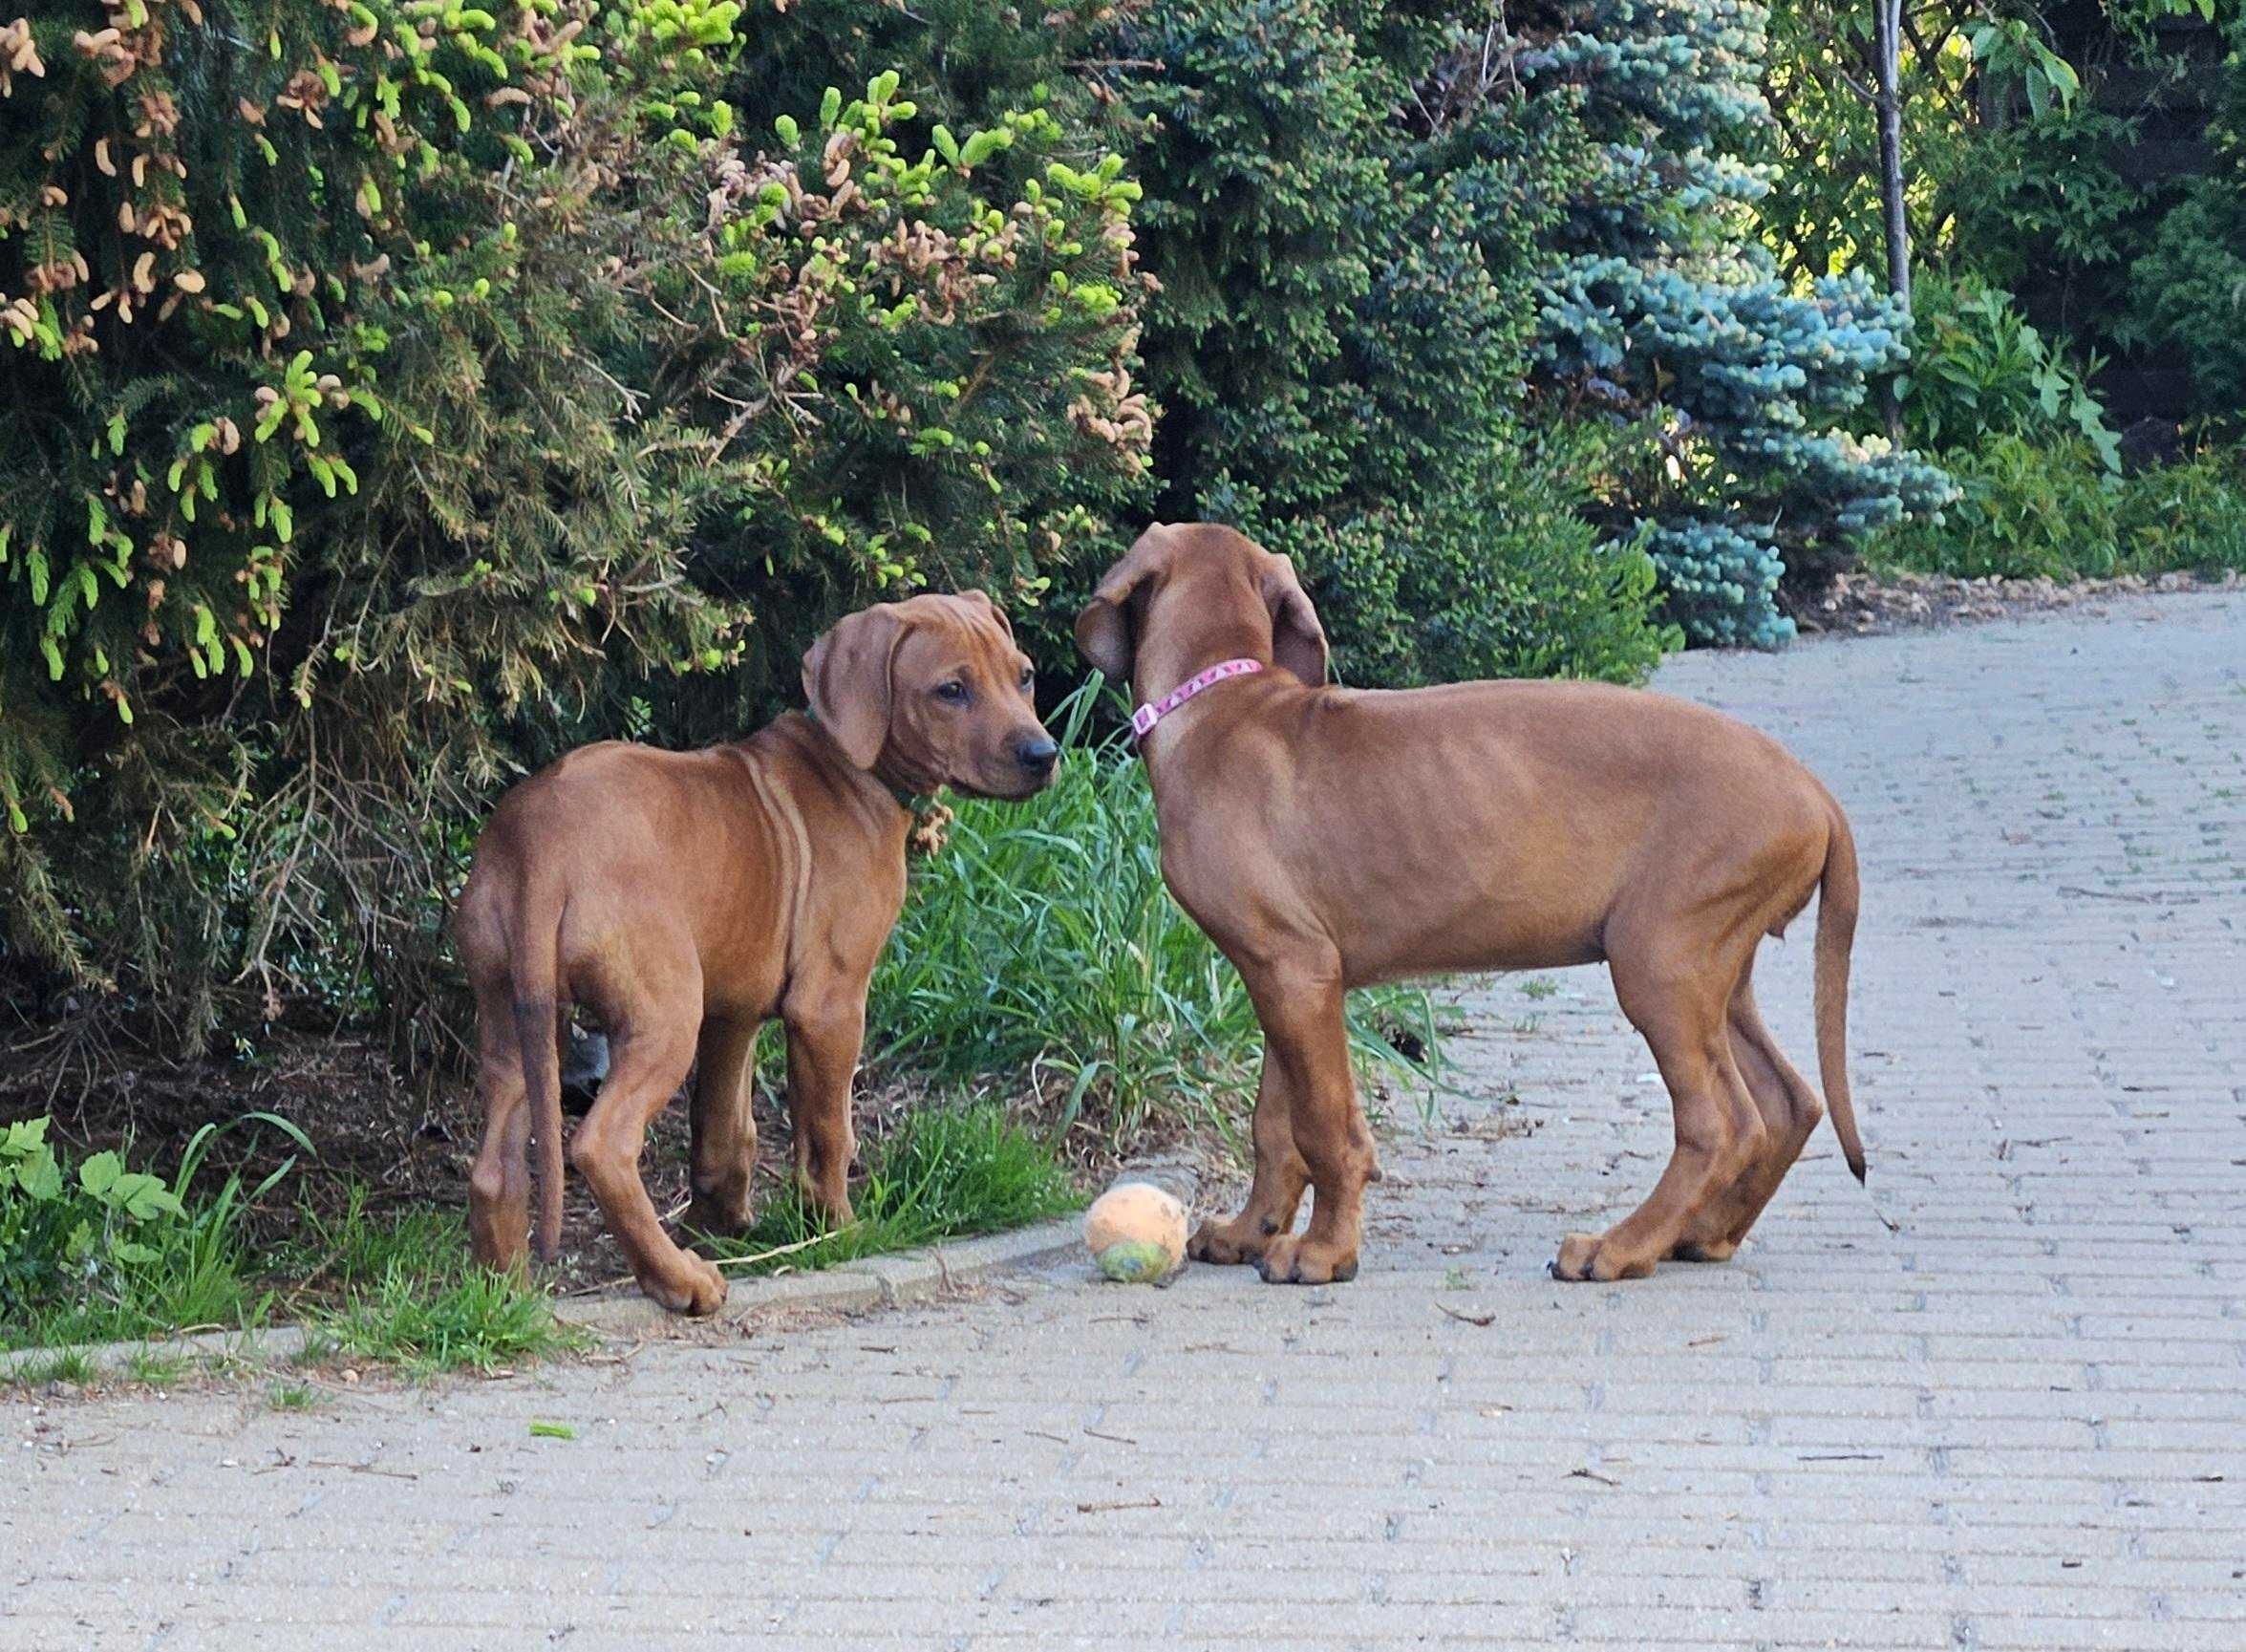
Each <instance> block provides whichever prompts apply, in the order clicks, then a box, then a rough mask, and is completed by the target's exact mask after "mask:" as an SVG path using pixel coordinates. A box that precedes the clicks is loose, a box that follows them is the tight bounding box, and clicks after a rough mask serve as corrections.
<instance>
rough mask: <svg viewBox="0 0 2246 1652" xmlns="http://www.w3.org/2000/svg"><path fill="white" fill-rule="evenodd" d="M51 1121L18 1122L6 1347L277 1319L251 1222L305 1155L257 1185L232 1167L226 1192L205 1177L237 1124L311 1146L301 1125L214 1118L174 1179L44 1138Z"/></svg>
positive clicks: (1, 1338)
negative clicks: (251, 1239)
mask: <svg viewBox="0 0 2246 1652" xmlns="http://www.w3.org/2000/svg"><path fill="white" fill-rule="evenodd" d="M46 1126H47V1121H45V1120H33V1121H31V1122H30V1123H29V1124H26V1125H18V1126H11V1127H10V1131H9V1140H8V1148H9V1150H8V1152H7V1153H6V1155H5V1156H0V1169H4V1170H6V1172H7V1174H5V1175H0V1349H5V1348H19V1347H43V1346H52V1345H54V1344H58V1343H70V1342H101V1341H119V1340H122V1339H126V1338H133V1337H148V1336H159V1335H162V1334H164V1333H166V1332H174V1331H194V1330H238V1329H243V1328H246V1327H249V1326H253V1325H256V1324H259V1323H262V1322H263V1321H264V1319H265V1318H266V1317H267V1312H268V1310H269V1308H270V1306H271V1296H270V1293H269V1292H267V1291H266V1290H265V1289H264V1288H262V1287H261V1286H260V1285H259V1284H258V1283H257V1282H256V1279H255V1276H254V1273H253V1271H252V1269H251V1267H250V1263H249V1259H248V1235H247V1233H246V1219H247V1215H248V1211H249V1207H250V1206H251V1204H252V1203H253V1202H254V1201H255V1200H257V1199H258V1198H260V1197H261V1196H263V1195H264V1194H265V1193H267V1191H270V1190H271V1189H272V1188H273V1187H275V1186H276V1185H277V1184H278V1183H279V1182H280V1181H281V1180H282V1178H283V1177H285V1176H287V1175H288V1174H289V1171H290V1170H291V1169H293V1168H294V1166H295V1162H296V1161H295V1159H294V1158H293V1157H291V1158H290V1159H289V1160H287V1161H285V1162H284V1163H283V1164H282V1165H281V1167H280V1168H279V1169H275V1170H274V1171H273V1172H272V1173H271V1174H270V1175H268V1176H267V1177H266V1178H265V1179H264V1180H263V1181H262V1182H260V1183H259V1184H258V1185H257V1186H256V1187H254V1188H247V1187H245V1185H244V1184H243V1181H242V1178H241V1176H240V1175H238V1174H229V1175H228V1176H226V1177H225V1180H224V1181H222V1182H220V1183H219V1185H218V1186H217V1188H216V1190H215V1191H213V1190H210V1189H209V1188H207V1187H206V1186H204V1185H203V1181H204V1179H203V1174H202V1172H203V1166H204V1163H205V1161H206V1159H207V1158H208V1155H209V1152H210V1148H211V1147H212V1145H213V1144H214V1143H215V1142H216V1141H217V1139H218V1138H219V1137H220V1136H221V1135H223V1134H225V1132H226V1131H228V1130H231V1129H234V1128H237V1127H241V1126H265V1127H272V1128H277V1129H279V1130H281V1131H282V1132H284V1133H285V1134H287V1135H288V1136H289V1137H290V1138H291V1139H292V1140H293V1141H294V1142H295V1143H296V1145H297V1146H298V1147H299V1148H306V1149H308V1150H309V1148H310V1143H309V1142H308V1141H306V1139H305V1137H304V1133H303V1132H302V1131H301V1130H299V1129H298V1128H297V1127H296V1126H294V1125H291V1124H289V1122H288V1121H287V1120H285V1119H282V1118H279V1117H277V1116H275V1115H274V1114H271V1113H247V1114H244V1115H243V1116H242V1117H240V1118H238V1119H234V1120H232V1121H230V1122H229V1123H226V1124H223V1125H220V1124H211V1125H205V1126H203V1127H202V1128H201V1129H200V1130H198V1131H196V1133H195V1135H194V1136H193V1137H192V1138H191V1139H190V1140H189V1142H188V1144H187V1148H186V1150H185V1152H184V1153H182V1156H181V1161H180V1166H179V1169H178V1170H177V1171H176V1172H175V1173H174V1175H173V1176H172V1178H171V1180H170V1182H169V1183H165V1182H163V1181H162V1180H160V1178H158V1177H155V1176H152V1175H148V1174H145V1173H143V1172H138V1171H132V1170H127V1169H124V1168H123V1161H122V1158H121V1157H120V1155H118V1154H117V1153H114V1152H104V1153H96V1154H92V1155H90V1156H88V1157H87V1158H85V1159H83V1160H80V1161H73V1160H72V1159H71V1158H70V1157H69V1155H68V1154H67V1153H64V1152H57V1151H56V1150H55V1149H54V1148H53V1147H52V1145H51V1144H48V1143H47V1142H46V1141H45V1140H44V1136H45V1131H46ZM27 1132H28V1133H27Z"/></svg>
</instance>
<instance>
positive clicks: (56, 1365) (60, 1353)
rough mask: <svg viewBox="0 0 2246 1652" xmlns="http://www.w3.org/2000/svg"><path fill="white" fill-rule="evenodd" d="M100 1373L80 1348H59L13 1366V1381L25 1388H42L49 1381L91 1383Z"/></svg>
mask: <svg viewBox="0 0 2246 1652" xmlns="http://www.w3.org/2000/svg"><path fill="white" fill-rule="evenodd" d="M99 1374H100V1371H99V1368H98V1367H97V1366H96V1365H95V1363H94V1361H93V1359H92V1357H91V1356H89V1355H88V1354H87V1353H86V1351H85V1350H84V1349H82V1348H61V1349H58V1350H56V1351H55V1352H54V1353H52V1354H49V1355H47V1356H45V1357H44V1358H42V1359H37V1360H31V1361H27V1362H25V1363H23V1364H21V1365H18V1366H16V1368H15V1376H14V1381H15V1383H16V1384H18V1385H20V1386H22V1387H26V1388H43V1387H45V1386H46V1385H47V1384H50V1383H91V1382H92V1381H93V1380H94V1379H95V1378H96V1376H98V1375H99Z"/></svg>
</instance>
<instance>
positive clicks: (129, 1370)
mask: <svg viewBox="0 0 2246 1652" xmlns="http://www.w3.org/2000/svg"><path fill="white" fill-rule="evenodd" d="M187 1369H188V1366H187V1362H186V1361H185V1360H183V1359H182V1358H181V1357H180V1356H179V1355H177V1354H165V1353H160V1352H159V1351H158V1350H157V1349H154V1348H135V1349H134V1350H133V1351H132V1352H131V1353H130V1354H128V1355H126V1356H125V1362H124V1363H123V1364H122V1365H120V1366H119V1367H118V1374H119V1375H121V1376H122V1377H123V1378H124V1380H125V1381H126V1382H128V1383H138V1384H140V1385H141V1386H142V1387H146V1388H168V1387H170V1386H171V1385H172V1384H175V1383H177V1382H178V1381H179V1380H180V1379H181V1378H182V1377H184V1376H185V1375H186V1374H187Z"/></svg>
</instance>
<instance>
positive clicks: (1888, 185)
mask: <svg viewBox="0 0 2246 1652" xmlns="http://www.w3.org/2000/svg"><path fill="white" fill-rule="evenodd" d="M1872 18H1873V21H1872V50H1873V52H1874V53H1875V54H1877V55H1878V58H1879V63H1878V71H1879V77H1878V83H1877V84H1878V96H1877V97H1876V99H1875V101H1874V105H1873V106H1874V107H1875V108H1876V109H1877V111H1878V113H1879V200H1880V214H1881V216H1882V217H1883V218H1884V219H1885V220H1886V227H1887V284H1888V291H1889V292H1891V293H1892V294H1893V295H1894V297H1895V298H1896V299H1897V300H1899V301H1900V302H1901V304H1902V306H1903V308H1904V311H1905V312H1906V313H1908V311H1909V310H1910V308H1911V230H1910V225H1909V224H1908V222H1907V221H1906V220H1905V218H1904V216H1903V92H1902V78H1903V74H1902V45H1901V37H1902V32H1903V0H1872ZM1880 400H1881V402H1882V404H1883V406H1884V408H1885V410H1886V413H1887V426H1888V434H1889V436H1890V437H1892V438H1893V439H1895V440H1900V439H1901V437H1902V433H1903V410H1902V406H1901V403H1900V402H1899V401H1898V400H1897V399H1896V396H1895V385H1894V380H1893V378H1890V379H1889V380H1888V381H1887V383H1886V385H1885V386H1884V387H1883V388H1882V390H1881V392H1880Z"/></svg>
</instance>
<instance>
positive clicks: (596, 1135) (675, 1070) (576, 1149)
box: [569, 949, 725, 1314]
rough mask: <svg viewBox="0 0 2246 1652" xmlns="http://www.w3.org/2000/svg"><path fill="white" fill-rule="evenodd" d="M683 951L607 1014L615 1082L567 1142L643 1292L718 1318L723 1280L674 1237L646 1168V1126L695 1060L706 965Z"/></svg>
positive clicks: (573, 1162)
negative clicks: (638, 993)
mask: <svg viewBox="0 0 2246 1652" xmlns="http://www.w3.org/2000/svg"><path fill="white" fill-rule="evenodd" d="M677 952H678V957H677V958H676V959H674V960H670V961H671V963H672V968H671V969H670V970H669V971H668V972H665V973H666V974H668V975H669V976H670V977H671V978H668V979H666V978H662V977H661V976H658V975H657V974H656V972H655V971H654V970H652V969H649V970H647V971H646V972H645V973H644V974H642V975H641V976H640V977H639V978H638V980H637V981H636V983H635V984H636V985H637V986H638V987H639V988H640V989H641V990H642V991H643V992H644V994H645V996H644V997H641V998H638V999H637V1001H635V1002H633V1003H631V1005H629V1006H618V1009H619V1010H620V1011H621V1013H618V1014H614V1015H610V1016H609V1017H607V1018H606V1019H607V1020H608V1024H609V1025H610V1029H611V1031H610V1051H611V1057H610V1067H609V1079H608V1082H607V1083H604V1084H603V1085H602V1086H601V1094H600V1100H598V1101H597V1102H595V1103H593V1105H592V1111H591V1112H590V1113H589V1114H588V1115H587V1117H586V1120H585V1123H584V1124H582V1125H580V1126H578V1127H577V1133H576V1134H575V1135H574V1136H572V1137H571V1138H570V1140H569V1162H570V1164H571V1165H573V1166H574V1167H575V1168H576V1169H577V1172H578V1174H580V1175H582V1176H583V1177H584V1178H585V1179H586V1181H587V1183H588V1185H589V1186H590V1187H591V1189H592V1193H593V1197H594V1198H596V1199H598V1200H599V1201H600V1207H601V1214H602V1215H603V1216H604V1217H606V1218H607V1219H608V1224H609V1232H610V1233H611V1234H615V1235H616V1242H617V1244H618V1245H619V1246H621V1247H622V1248H623V1251H624V1256H625V1259H626V1260H627V1261H628V1262H630V1263H631V1272H632V1274H633V1275H634V1276H635V1277H637V1278H638V1280H639V1287H640V1289H641V1290H643V1291H645V1292H646V1293H647V1294H648V1295H649V1296H650V1297H652V1298H654V1299H655V1300H656V1301H658V1302H660V1303H662V1304H663V1306H664V1307H666V1308H669V1309H671V1310H672V1311H673V1312H674V1313H687V1314H714V1313H716V1312H717V1309H718V1307H719V1306H720V1305H722V1304H723V1302H724V1301H725V1276H724V1275H722V1274H720V1273H719V1272H718V1271H717V1269H716V1268H715V1267H713V1266H712V1265H711V1264H710V1263H709V1262H708V1261H706V1260H704V1259H703V1258H702V1257H700V1256H696V1255H690V1254H688V1253H687V1252H685V1251H682V1250H680V1249H679V1248H678V1247H677V1245H675V1244H674V1243H673V1242H672V1239H671V1235H670V1234H666V1233H664V1232H663V1223H662V1219H661V1218H660V1217H659V1216H657V1215H656V1214H655V1207H654V1204H653V1202H652V1200H650V1199H649V1197H648V1190H647V1185H646V1183H645V1182H643V1181H642V1180H641V1179H640V1173H639V1154H640V1148H641V1147H642V1146H643V1145H644V1144H645V1143H646V1141H647V1130H648V1122H649V1121H650V1120H652V1118H653V1117H654V1116H655V1115H656V1114H657V1113H659V1112H661V1111H662V1110H663V1108H664V1106H665V1105H667V1104H668V1103H669V1102H670V1100H671V1098H672V1097H673V1096H674V1095H675V1094H677V1092H678V1086H679V1085H680V1084H681V1083H684V1082H685V1080H686V1073H687V1068H688V1067H689V1066H691V1065H692V1064H693V1063H694V1058H695V1033H696V1031H697V1027H696V1022H697V1020H698V1016H697V1013H696V1011H697V1009H698V1007H699V1005H700V1003H701V1001H702V983H701V970H700V967H699V965H698V964H697V963H696V962H695V956H694V954H693V952H692V950H691V949H677ZM689 1006H692V1007H689ZM603 1007H604V1009H605V1008H607V1006H606V1005H604V1006H603Z"/></svg>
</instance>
